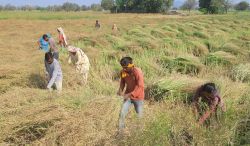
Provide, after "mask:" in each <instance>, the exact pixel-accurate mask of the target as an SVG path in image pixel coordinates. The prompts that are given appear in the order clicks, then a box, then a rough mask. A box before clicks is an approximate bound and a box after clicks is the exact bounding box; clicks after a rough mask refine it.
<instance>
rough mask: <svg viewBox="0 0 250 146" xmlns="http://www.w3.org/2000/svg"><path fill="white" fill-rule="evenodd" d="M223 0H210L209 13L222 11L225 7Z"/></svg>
mask: <svg viewBox="0 0 250 146" xmlns="http://www.w3.org/2000/svg"><path fill="white" fill-rule="evenodd" d="M224 2H225V0H212V1H211V5H210V9H209V12H210V13H211V14H218V13H224V12H225V8H224V5H223V4H224Z"/></svg>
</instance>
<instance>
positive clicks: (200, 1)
mask: <svg viewBox="0 0 250 146" xmlns="http://www.w3.org/2000/svg"><path fill="white" fill-rule="evenodd" d="M173 2H174V0H102V1H101V4H92V5H91V6H86V5H82V6H80V5H78V4H76V3H70V2H66V3H64V4H63V5H51V6H48V7H39V6H30V5H25V6H21V7H16V6H13V5H10V4H7V5H5V6H1V5H0V11H2V10H24V11H31V10H45V11H87V10H93V11H102V10H110V11H111V12H113V13H126V12H127V13H165V12H167V11H168V10H169V9H170V8H171V7H172V6H173ZM180 9H183V10H188V11H191V10H193V9H199V10H200V11H201V12H203V13H209V14H218V13H227V11H228V10H229V9H235V10H249V9H250V8H249V3H248V2H246V1H241V2H239V3H238V4H233V3H232V1H231V0H186V1H185V2H184V4H183V5H182V6H181V7H180Z"/></svg>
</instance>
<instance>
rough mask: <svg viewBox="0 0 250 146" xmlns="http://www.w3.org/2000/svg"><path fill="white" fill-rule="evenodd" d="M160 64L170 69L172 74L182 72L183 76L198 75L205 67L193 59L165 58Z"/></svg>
mask: <svg viewBox="0 0 250 146" xmlns="http://www.w3.org/2000/svg"><path fill="white" fill-rule="evenodd" d="M159 62H160V64H161V65H162V66H163V67H164V68H166V69H168V70H169V71H170V72H174V71H176V72H180V73H182V74H194V75H195V74H198V73H199V72H200V71H201V70H202V68H203V65H202V64H201V63H200V62H199V61H198V60H197V59H195V58H191V57H189V58H188V57H177V58H171V57H164V58H162V59H161V60H160V61H159Z"/></svg>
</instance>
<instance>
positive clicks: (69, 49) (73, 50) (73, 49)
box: [68, 46, 80, 52]
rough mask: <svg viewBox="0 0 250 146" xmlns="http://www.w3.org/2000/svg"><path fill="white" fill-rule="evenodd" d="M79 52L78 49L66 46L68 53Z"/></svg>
mask: <svg viewBox="0 0 250 146" xmlns="http://www.w3.org/2000/svg"><path fill="white" fill-rule="evenodd" d="M78 50H80V48H77V47H74V46H68V51H69V52H77V51H78Z"/></svg>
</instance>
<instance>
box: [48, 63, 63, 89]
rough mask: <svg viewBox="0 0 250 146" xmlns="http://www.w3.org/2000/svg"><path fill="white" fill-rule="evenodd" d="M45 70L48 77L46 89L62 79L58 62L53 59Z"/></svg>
mask: <svg viewBox="0 0 250 146" xmlns="http://www.w3.org/2000/svg"><path fill="white" fill-rule="evenodd" d="M46 70H47V72H48V73H49V76H50V81H49V83H48V86H47V88H51V87H52V85H53V84H54V83H55V82H56V81H60V80H62V78H63V76H62V69H61V66H60V64H59V62H58V61H57V60H56V59H54V60H53V62H52V63H51V64H48V67H47V68H46Z"/></svg>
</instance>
